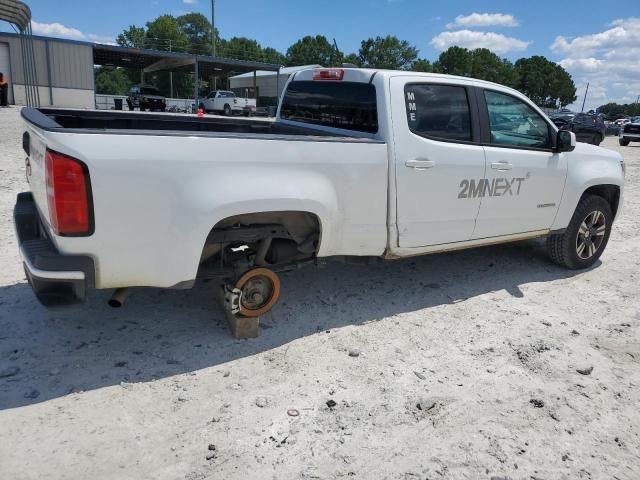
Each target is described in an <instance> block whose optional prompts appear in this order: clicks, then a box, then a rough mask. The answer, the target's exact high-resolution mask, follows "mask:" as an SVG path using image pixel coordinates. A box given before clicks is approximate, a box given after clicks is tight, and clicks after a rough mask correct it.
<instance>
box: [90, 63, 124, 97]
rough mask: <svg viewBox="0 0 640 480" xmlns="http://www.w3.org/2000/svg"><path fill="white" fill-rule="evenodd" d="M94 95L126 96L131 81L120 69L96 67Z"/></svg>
mask: <svg viewBox="0 0 640 480" xmlns="http://www.w3.org/2000/svg"><path fill="white" fill-rule="evenodd" d="M95 76H96V93H98V94H103V95H126V94H127V93H128V92H129V87H130V86H131V81H130V79H129V77H128V76H127V73H126V72H125V71H124V69H122V68H116V67H97V68H96V69H95Z"/></svg>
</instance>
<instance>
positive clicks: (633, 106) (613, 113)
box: [598, 102, 640, 118]
mask: <svg viewBox="0 0 640 480" xmlns="http://www.w3.org/2000/svg"><path fill="white" fill-rule="evenodd" d="M598 112H599V113H604V114H605V115H606V116H607V117H609V118H623V117H640V103H638V102H635V103H624V104H618V103H615V102H612V103H607V104H605V105H602V106H600V107H598Z"/></svg>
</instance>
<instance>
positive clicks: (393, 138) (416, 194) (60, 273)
mask: <svg viewBox="0 0 640 480" xmlns="http://www.w3.org/2000/svg"><path fill="white" fill-rule="evenodd" d="M22 116H23V118H24V120H25V126H26V131H25V133H24V137H23V145H24V150H25V152H26V156H27V158H26V169H27V178H28V179H29V183H30V186H31V192H27V193H21V194H20V195H19V196H18V200H17V204H16V207H15V213H14V219H15V225H16V230H17V234H18V237H19V243H20V250H21V253H22V258H23V261H24V267H25V270H26V274H27V277H28V278H29V281H30V283H31V286H32V287H33V289H34V291H35V293H36V295H37V296H38V298H39V299H40V300H41V301H42V302H43V303H45V304H56V303H65V302H73V301H79V300H82V299H84V297H85V295H86V294H87V292H88V291H89V290H90V289H92V288H98V289H122V288H125V287H133V286H148V287H160V288H189V287H191V286H192V285H193V284H194V282H195V281H196V279H197V278H199V277H214V276H220V277H222V278H225V279H226V282H227V285H228V287H227V288H229V289H230V291H231V292H233V295H234V296H235V297H234V300H235V301H236V303H235V305H236V309H235V310H234V313H237V314H239V315H242V316H247V317H252V316H258V315H260V314H262V313H264V312H266V311H268V310H269V309H270V308H271V307H272V306H273V304H274V303H275V302H276V301H277V299H278V294H279V291H280V284H279V281H278V277H277V275H276V273H275V272H278V271H283V270H286V269H290V268H296V267H298V266H300V265H303V264H306V263H318V262H325V261H326V260H328V259H329V258H330V257H336V258H337V259H342V260H345V259H349V260H360V261H370V260H372V259H384V260H392V259H398V258H402V257H410V256H415V255H424V254H430V253H435V252H443V251H448V250H453V249H463V248H470V247H477V246H480V245H488V244H496V243H501V242H511V241H515V240H522V239H530V238H535V237H546V238H547V245H548V250H549V254H550V257H551V259H552V260H553V261H555V262H557V263H558V264H560V265H563V266H565V267H567V268H570V269H580V268H586V267H589V266H591V265H593V264H594V262H595V261H596V260H597V259H598V258H599V257H600V255H601V254H602V252H603V250H604V249H605V246H606V244H607V241H608V239H609V234H610V232H611V227H612V224H613V221H614V218H615V216H616V214H618V213H619V210H620V206H621V204H622V193H623V184H624V176H625V165H624V162H623V159H622V157H621V156H620V155H619V154H618V153H616V152H613V151H610V150H605V149H603V148H599V147H595V146H592V145H588V144H582V143H578V144H576V141H575V136H574V134H573V133H572V132H568V131H558V130H557V129H556V127H555V126H554V124H553V123H552V122H551V121H550V120H549V119H548V118H547V117H546V116H545V114H544V113H543V112H542V111H541V110H540V109H539V108H537V107H536V106H535V105H534V104H533V103H532V102H531V101H530V100H529V99H527V98H526V97H525V96H524V95H522V94H520V93H518V92H517V91H515V90H512V89H510V88H506V87H503V86H500V85H496V84H493V83H488V82H484V81H478V80H473V79H469V78H460V77H453V76H447V75H435V74H422V73H415V72H400V71H382V70H380V71H377V70H366V69H316V70H308V71H300V72H298V73H296V74H295V75H293V76H292V77H291V78H290V80H289V82H288V84H287V87H286V90H285V92H284V94H283V97H282V99H281V102H280V107H279V110H278V115H277V118H276V120H275V121H264V120H253V119H220V118H210V117H204V118H197V117H195V116H184V115H182V116H180V115H168V114H144V115H143V114H138V113H134V112H116V111H85V110H83V111H80V110H56V109H44V108H43V109H35V108H25V109H23V110H22ZM355 257H361V258H360V259H356V258H355ZM362 257H364V258H362Z"/></svg>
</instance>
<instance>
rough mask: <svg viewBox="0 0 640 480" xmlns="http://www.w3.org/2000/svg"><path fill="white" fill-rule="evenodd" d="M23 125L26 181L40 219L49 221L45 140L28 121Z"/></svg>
mask: <svg viewBox="0 0 640 480" xmlns="http://www.w3.org/2000/svg"><path fill="white" fill-rule="evenodd" d="M25 125H26V128H25V132H24V133H23V134H22V147H23V149H24V151H25V153H26V155H27V157H26V159H25V164H26V175H27V182H29V187H30V188H31V192H32V193H33V199H34V200H35V203H36V206H37V207H38V210H39V211H40V216H41V217H42V220H43V221H45V222H47V223H49V222H50V220H49V209H48V206H47V183H46V180H45V159H44V156H45V152H46V150H47V145H46V140H45V138H44V136H43V134H42V133H41V132H40V131H39V130H38V129H36V128H35V127H33V126H32V125H31V124H29V123H28V122H25Z"/></svg>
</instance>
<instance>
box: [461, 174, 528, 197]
mask: <svg viewBox="0 0 640 480" xmlns="http://www.w3.org/2000/svg"><path fill="white" fill-rule="evenodd" d="M525 180H526V178H524V177H520V178H511V179H509V178H494V179H493V180H491V181H489V180H488V179H486V178H481V179H480V180H477V181H476V180H475V179H471V180H462V181H461V182H460V188H461V189H462V190H460V193H459V194H458V198H478V197H480V198H482V197H504V196H506V195H510V196H514V195H516V196H517V195H520V189H521V188H522V182H524V181H525Z"/></svg>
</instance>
